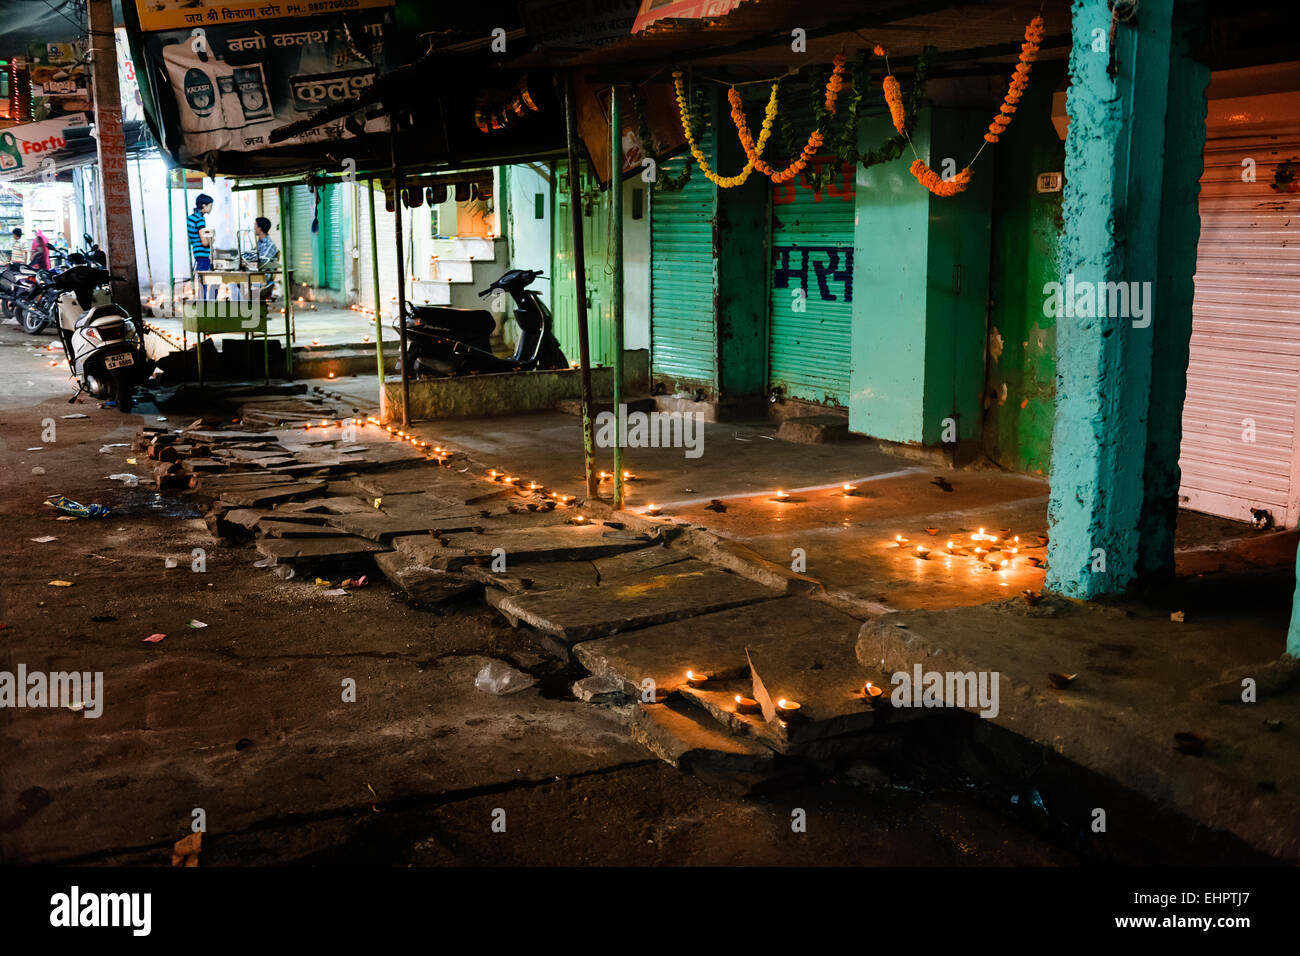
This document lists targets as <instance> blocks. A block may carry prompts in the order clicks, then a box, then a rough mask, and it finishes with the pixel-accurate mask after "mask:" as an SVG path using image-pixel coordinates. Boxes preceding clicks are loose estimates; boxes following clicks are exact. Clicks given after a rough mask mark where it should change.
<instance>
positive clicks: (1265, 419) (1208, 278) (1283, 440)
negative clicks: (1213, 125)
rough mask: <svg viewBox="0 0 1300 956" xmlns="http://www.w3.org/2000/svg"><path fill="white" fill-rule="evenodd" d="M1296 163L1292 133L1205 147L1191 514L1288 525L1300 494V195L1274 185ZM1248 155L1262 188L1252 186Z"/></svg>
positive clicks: (1298, 152)
mask: <svg viewBox="0 0 1300 956" xmlns="http://www.w3.org/2000/svg"><path fill="white" fill-rule="evenodd" d="M1297 156H1300V133H1297V132H1296V130H1294V129H1287V130H1277V131H1275V132H1273V133H1269V132H1258V131H1256V132H1252V133H1250V134H1249V135H1237V136H1233V137H1219V138H1212V139H1210V140H1208V141H1207V143H1206V150H1205V172H1204V174H1203V175H1202V177H1201V196H1200V213H1201V235H1200V240H1199V242H1198V245H1197V256H1196V295H1195V300H1194V304H1193V310H1192V339H1191V358H1190V361H1189V363H1188V368H1187V400H1186V404H1185V405H1184V408H1183V439H1182V447H1181V455H1180V458H1179V465H1180V467H1181V468H1182V487H1181V489H1180V494H1181V496H1182V503H1183V505H1184V507H1187V508H1190V509H1192V510H1194V511H1203V512H1206V513H1208V514H1214V515H1221V516H1223V517H1227V518H1235V519H1239V520H1247V521H1248V520H1250V519H1251V509H1265V510H1268V511H1270V512H1271V513H1272V514H1273V518H1274V520H1275V522H1276V523H1277V524H1278V525H1279V526H1286V527H1294V526H1295V525H1296V523H1297V517H1298V514H1297V507H1296V505H1297V496H1298V494H1300V488H1297V487H1296V486H1295V485H1294V484H1293V482H1292V475H1293V474H1295V473H1296V468H1295V464H1294V462H1295V458H1296V451H1297V448H1296V410H1297V394H1296V392H1297V385H1298V384H1300V236H1298V235H1297V231H1296V230H1297V225H1296V224H1297V223H1300V195H1297V194H1295V193H1284V192H1277V191H1275V190H1273V189H1272V188H1271V184H1272V182H1273V179H1274V175H1275V172H1276V169H1277V165H1278V164H1279V163H1281V162H1285V161H1286V160H1295V159H1296V157H1297ZM1246 158H1249V159H1253V160H1254V161H1255V182H1253V183H1252V182H1243V181H1242V171H1243V167H1242V160H1243V159H1246ZM1252 424H1253V432H1254V434H1253V440H1251V434H1250V433H1251V426H1252Z"/></svg>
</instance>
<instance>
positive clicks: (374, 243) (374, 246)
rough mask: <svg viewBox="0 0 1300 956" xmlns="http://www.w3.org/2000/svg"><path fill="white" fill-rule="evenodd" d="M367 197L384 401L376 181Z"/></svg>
mask: <svg viewBox="0 0 1300 956" xmlns="http://www.w3.org/2000/svg"><path fill="white" fill-rule="evenodd" d="M366 196H367V197H368V198H369V199H370V267H371V269H372V270H373V273H374V282H375V362H376V363H377V364H378V366H379V400H380V402H382V401H383V400H384V321H383V314H384V310H383V309H382V308H381V306H382V305H383V297H382V296H381V295H380V294H379V230H378V228H377V227H376V226H375V181H374V179H373V178H371V179H369V180H367V181H366Z"/></svg>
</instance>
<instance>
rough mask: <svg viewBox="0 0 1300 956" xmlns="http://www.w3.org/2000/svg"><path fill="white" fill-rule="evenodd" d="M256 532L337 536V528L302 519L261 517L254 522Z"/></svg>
mask: <svg viewBox="0 0 1300 956" xmlns="http://www.w3.org/2000/svg"><path fill="white" fill-rule="evenodd" d="M256 530H257V533H258V534H260V535H264V536H265V537H268V538H337V537H338V536H339V533H338V530H337V529H335V528H329V527H326V526H325V525H319V524H307V523H306V522H303V521H276V520H274V519H271V518H263V519H262V520H261V521H258V522H257V524H256Z"/></svg>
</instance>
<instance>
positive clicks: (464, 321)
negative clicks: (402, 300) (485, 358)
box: [415, 305, 497, 338]
mask: <svg viewBox="0 0 1300 956" xmlns="http://www.w3.org/2000/svg"><path fill="white" fill-rule="evenodd" d="M415 314H416V317H417V318H419V319H420V321H422V322H424V323H425V324H426V325H432V326H435V327H436V328H442V329H446V330H447V331H449V332H452V333H453V334H455V335H456V337H458V338H459V337H465V338H477V337H481V336H488V335H491V334H492V333H493V332H494V331H496V327H497V323H496V320H495V319H494V318H492V313H491V312H489V311H487V310H486V309H455V308H452V307H450V306H441V305H419V306H415Z"/></svg>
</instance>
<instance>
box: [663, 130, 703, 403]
mask: <svg viewBox="0 0 1300 956" xmlns="http://www.w3.org/2000/svg"><path fill="white" fill-rule="evenodd" d="M713 142H714V137H713V130H712V129H710V130H709V131H708V132H707V133H705V135H704V136H703V137H701V139H700V149H701V151H702V152H703V153H704V155H705V156H712V155H713V154H714V149H713ZM682 162H688V163H694V160H693V159H692V158H691V156H690V154H689V153H687V154H685V155H684V156H683V157H679V158H678V159H675V160H673V161H672V163H671V165H670V166H669V170H668V172H669V174H670V175H675V174H678V173H680V171H681V168H682V166H681V164H682ZM716 210H717V187H716V186H714V185H713V184H712V183H711V182H709V181H708V179H706V178H705V177H704V174H703V173H702V172H700V170H699V167H698V166H697V167H696V168H695V169H693V170H692V171H691V178H690V181H689V182H687V184H686V186H685V188H683V189H681V190H680V191H678V192H666V191H655V192H653V194H652V196H651V200H650V356H651V363H652V370H653V374H654V375H656V376H659V377H663V378H666V379H668V380H669V382H670V383H672V384H673V385H675V386H694V387H701V386H702V387H704V388H707V389H714V388H716V387H717V381H718V334H717V323H716V321H714V293H715V290H716V289H717V280H718V276H717V261H716V257H715V256H714V249H713V243H714V236H713V233H714V228H713V227H714V220H715V216H716Z"/></svg>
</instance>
